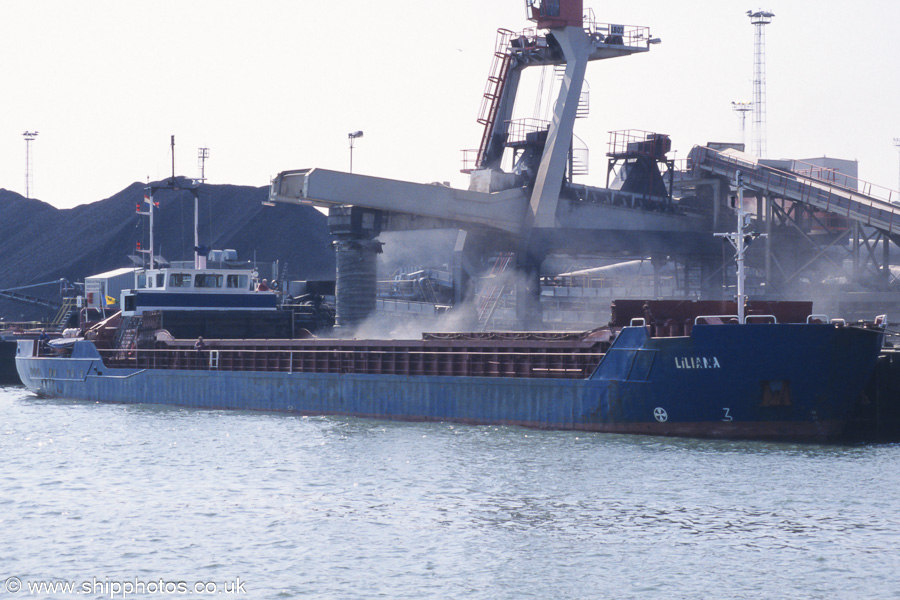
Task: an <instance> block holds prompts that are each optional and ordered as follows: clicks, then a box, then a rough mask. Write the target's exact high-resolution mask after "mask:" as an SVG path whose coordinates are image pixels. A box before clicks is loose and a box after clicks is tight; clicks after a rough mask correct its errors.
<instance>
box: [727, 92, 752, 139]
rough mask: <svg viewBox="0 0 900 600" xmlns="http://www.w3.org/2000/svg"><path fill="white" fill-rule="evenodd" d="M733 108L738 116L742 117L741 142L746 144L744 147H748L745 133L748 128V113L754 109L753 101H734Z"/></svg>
mask: <svg viewBox="0 0 900 600" xmlns="http://www.w3.org/2000/svg"><path fill="white" fill-rule="evenodd" d="M731 110H733V111H734V112H736V113H737V114H738V116H739V117H740V118H741V143H742V144H743V145H744V149H745V150H746V148H747V134H746V133H745V132H746V130H747V113H748V112H750V111H751V110H753V103H752V102H732V103H731Z"/></svg>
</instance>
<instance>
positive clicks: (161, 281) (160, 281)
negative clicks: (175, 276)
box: [156, 273, 166, 288]
mask: <svg viewBox="0 0 900 600" xmlns="http://www.w3.org/2000/svg"><path fill="white" fill-rule="evenodd" d="M165 286H166V276H165V275H164V274H163V273H157V274H156V287H158V288H161V287H165Z"/></svg>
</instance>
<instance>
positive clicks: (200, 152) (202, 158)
mask: <svg viewBox="0 0 900 600" xmlns="http://www.w3.org/2000/svg"><path fill="white" fill-rule="evenodd" d="M207 158H209V148H197V160H198V161H199V162H200V183H206V159H207Z"/></svg>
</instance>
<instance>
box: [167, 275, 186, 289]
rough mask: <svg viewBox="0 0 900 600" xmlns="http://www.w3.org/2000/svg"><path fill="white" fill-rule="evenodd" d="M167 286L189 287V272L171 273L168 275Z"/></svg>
mask: <svg viewBox="0 0 900 600" xmlns="http://www.w3.org/2000/svg"><path fill="white" fill-rule="evenodd" d="M169 287H191V274H190V273H171V274H170V275H169Z"/></svg>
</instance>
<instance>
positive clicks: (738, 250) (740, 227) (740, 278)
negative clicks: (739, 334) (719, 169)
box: [715, 171, 766, 323]
mask: <svg viewBox="0 0 900 600" xmlns="http://www.w3.org/2000/svg"><path fill="white" fill-rule="evenodd" d="M735 186H736V187H737V206H735V214H736V215H737V228H736V229H735V230H734V233H716V234H715V236H716V237H723V238H725V239H727V240H728V241H729V242H731V245H732V246H734V250H735V253H734V260H735V262H736V263H737V294H736V297H735V300H736V302H737V313H738V322H739V323H744V319H745V315H744V305H745V303H746V302H747V294H746V293H745V290H744V282H745V279H746V274H745V272H744V253H745V252H746V251H747V246H748V245H749V243H750V241H751V240H753V239H754V238H757V237H766V234H764V233H758V232H755V231H748V227H749V226H750V215H749V214H747V213H746V212H744V175H743V173H741V172H740V171H736V172H735Z"/></svg>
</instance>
